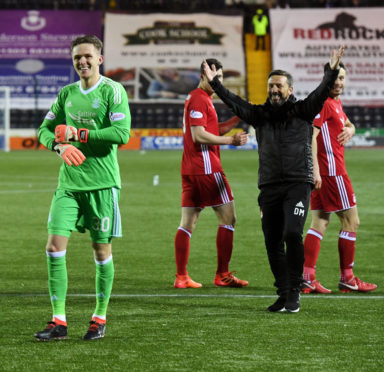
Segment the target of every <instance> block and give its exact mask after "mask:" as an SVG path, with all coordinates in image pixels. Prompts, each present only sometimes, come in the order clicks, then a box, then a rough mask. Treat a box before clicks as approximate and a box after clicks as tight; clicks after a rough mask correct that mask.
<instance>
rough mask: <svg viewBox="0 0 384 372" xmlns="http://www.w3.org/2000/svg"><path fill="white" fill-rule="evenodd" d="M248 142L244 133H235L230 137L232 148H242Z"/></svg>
mask: <svg viewBox="0 0 384 372" xmlns="http://www.w3.org/2000/svg"><path fill="white" fill-rule="evenodd" d="M247 141H248V134H247V133H245V132H241V133H236V134H235V135H234V136H232V145H233V146H242V145H245V144H246V143H247Z"/></svg>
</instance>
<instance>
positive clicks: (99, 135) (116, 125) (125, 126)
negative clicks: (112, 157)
mask: <svg viewBox="0 0 384 372" xmlns="http://www.w3.org/2000/svg"><path fill="white" fill-rule="evenodd" d="M118 86H119V89H120V95H119V97H118V98H117V97H116V95H115V94H110V95H109V97H108V102H109V112H108V118H107V119H106V120H107V121H108V122H109V126H108V127H107V128H103V129H99V130H91V131H89V134H88V142H89V143H108V144H117V145H123V144H126V143H127V142H128V140H129V137H130V135H131V112H130V110H129V104H128V96H127V92H126V91H125V89H124V87H123V86H122V85H121V84H119V85H118Z"/></svg>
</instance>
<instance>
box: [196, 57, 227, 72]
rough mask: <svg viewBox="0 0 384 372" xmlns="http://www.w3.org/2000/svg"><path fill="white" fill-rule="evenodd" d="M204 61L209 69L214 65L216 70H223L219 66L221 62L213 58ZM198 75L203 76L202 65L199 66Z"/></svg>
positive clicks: (221, 66)
mask: <svg viewBox="0 0 384 372" xmlns="http://www.w3.org/2000/svg"><path fill="white" fill-rule="evenodd" d="M206 61H207V63H208V66H209V67H211V66H212V65H215V67H216V70H220V69H221V68H223V65H222V64H221V62H220V61H218V60H217V59H215V58H208V59H206ZM200 74H201V75H204V65H203V63H201V65H200Z"/></svg>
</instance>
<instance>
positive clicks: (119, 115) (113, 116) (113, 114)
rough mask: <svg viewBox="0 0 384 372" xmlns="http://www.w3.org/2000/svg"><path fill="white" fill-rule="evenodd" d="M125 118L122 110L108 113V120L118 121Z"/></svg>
mask: <svg viewBox="0 0 384 372" xmlns="http://www.w3.org/2000/svg"><path fill="white" fill-rule="evenodd" d="M124 118H125V114H124V113H122V112H110V113H109V120H111V121H119V120H123V119H124Z"/></svg>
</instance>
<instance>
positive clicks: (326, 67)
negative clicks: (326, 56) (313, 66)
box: [324, 61, 347, 72]
mask: <svg viewBox="0 0 384 372" xmlns="http://www.w3.org/2000/svg"><path fill="white" fill-rule="evenodd" d="M339 67H341V68H343V69H344V70H345V71H347V69H346V68H345V65H344V63H343V62H341V61H340V62H339ZM330 68H331V67H330V66H329V62H327V63H326V64H325V65H324V72H325V71H327V70H329V69H330Z"/></svg>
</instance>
